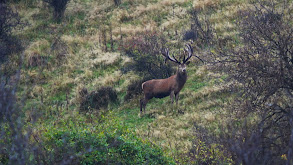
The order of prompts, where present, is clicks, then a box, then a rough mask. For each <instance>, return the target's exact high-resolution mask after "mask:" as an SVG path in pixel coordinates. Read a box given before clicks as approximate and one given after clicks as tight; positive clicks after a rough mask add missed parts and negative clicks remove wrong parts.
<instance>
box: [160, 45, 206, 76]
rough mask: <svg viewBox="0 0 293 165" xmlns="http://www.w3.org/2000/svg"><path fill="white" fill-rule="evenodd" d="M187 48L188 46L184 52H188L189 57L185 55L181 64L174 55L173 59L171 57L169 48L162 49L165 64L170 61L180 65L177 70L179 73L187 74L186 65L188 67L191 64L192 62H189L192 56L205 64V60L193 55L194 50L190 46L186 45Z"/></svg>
mask: <svg viewBox="0 0 293 165" xmlns="http://www.w3.org/2000/svg"><path fill="white" fill-rule="evenodd" d="M185 46H186V48H185V49H184V51H185V52H187V57H185V54H186V53H184V56H183V60H182V62H180V60H177V59H176V58H175V56H174V55H172V57H171V56H170V54H169V49H168V48H164V49H162V55H163V56H164V57H165V63H166V62H167V60H170V61H172V62H174V63H176V64H178V69H177V71H178V72H177V73H186V65H188V64H189V63H190V61H188V60H189V59H190V58H191V57H192V56H195V57H197V58H198V59H199V60H201V61H202V62H203V60H202V59H200V58H199V57H198V56H196V55H193V49H192V47H191V45H190V44H186V45H185Z"/></svg>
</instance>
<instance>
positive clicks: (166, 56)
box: [162, 48, 181, 64]
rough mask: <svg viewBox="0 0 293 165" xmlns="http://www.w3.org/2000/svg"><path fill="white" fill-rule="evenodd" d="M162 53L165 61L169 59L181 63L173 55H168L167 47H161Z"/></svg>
mask: <svg viewBox="0 0 293 165" xmlns="http://www.w3.org/2000/svg"><path fill="white" fill-rule="evenodd" d="M162 55H163V56H164V57H165V63H166V62H167V59H169V60H170V61H172V62H175V63H177V64H181V63H180V62H179V61H178V60H177V59H176V58H175V57H174V55H172V57H171V56H170V55H169V49H168V48H164V49H162Z"/></svg>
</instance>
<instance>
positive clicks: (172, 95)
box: [170, 91, 175, 104]
mask: <svg viewBox="0 0 293 165" xmlns="http://www.w3.org/2000/svg"><path fill="white" fill-rule="evenodd" d="M174 95H175V94H174V91H172V92H171V93H170V99H171V103H172V104H173V103H174Z"/></svg>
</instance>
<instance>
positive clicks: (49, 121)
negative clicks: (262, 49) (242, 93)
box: [0, 0, 251, 164]
mask: <svg viewBox="0 0 293 165" xmlns="http://www.w3.org/2000/svg"><path fill="white" fill-rule="evenodd" d="M32 2H33V3H30V1H19V2H13V3H11V4H10V5H11V6H12V7H13V8H14V9H16V10H17V11H18V12H19V14H20V16H21V17H22V19H23V21H26V22H27V23H28V26H26V27H25V28H24V29H23V30H21V31H17V32H15V33H16V34H17V37H19V38H20V39H21V40H22V41H23V45H24V47H25V50H24V53H23V54H22V55H23V66H22V74H21V78H20V83H19V92H18V97H19V98H21V97H24V98H26V101H25V105H24V107H23V111H24V114H25V115H24V121H27V124H26V125H25V127H29V128H31V134H30V136H31V138H30V141H32V143H36V145H38V143H39V144H40V145H41V144H42V145H43V146H45V151H46V152H44V153H43V154H44V155H48V156H50V159H51V160H55V161H56V163H61V162H62V161H65V160H67V159H70V161H74V160H76V161H78V162H79V163H83V164H90V163H93V162H95V163H97V162H100V163H101V162H103V164H107V163H109V164H111V163H112V164H116V163H117V162H116V163H115V159H117V160H118V161H120V163H122V164H128V163H130V164H143V163H146V164H152V163H157V164H173V163H178V164H191V163H194V164H200V163H204V162H207V163H210V164H233V162H232V158H231V155H230V154H227V153H226V152H225V149H223V146H222V145H220V144H217V143H214V142H213V143H209V144H208V143H207V142H206V141H204V139H205V138H206V136H211V137H215V138H219V136H220V134H221V132H222V131H224V130H225V126H226V124H227V122H228V121H229V119H230V117H231V114H229V111H228V110H227V109H226V108H225V106H226V105H228V104H229V103H230V102H231V101H232V100H233V99H234V97H235V94H234V93H231V91H230V90H229V85H230V84H229V83H227V82H226V81H225V80H226V78H227V76H226V75H225V74H220V73H216V72H212V71H211V70H210V67H211V66H210V65H208V64H203V63H201V62H200V61H198V59H196V58H192V59H191V64H190V65H189V66H188V68H187V71H188V76H189V77H188V80H187V82H186V84H185V86H184V88H183V90H182V91H181V92H180V99H179V104H178V106H176V105H175V104H174V105H172V104H171V101H170V98H169V97H167V98H163V99H153V100H151V101H150V102H149V103H148V105H147V108H146V109H147V110H146V114H145V115H143V116H140V115H139V113H140V112H139V100H140V98H141V97H142V95H141V94H140V95H138V96H135V97H134V98H132V99H130V100H127V101H126V100H124V97H125V95H126V94H127V89H128V86H129V85H130V84H131V83H133V82H134V81H136V80H140V79H142V76H141V74H139V73H138V72H135V71H129V72H124V70H123V69H125V68H126V66H128V64H131V63H133V60H132V59H131V58H130V57H128V56H126V55H125V53H124V52H123V50H122V48H121V45H123V43H127V42H128V41H130V40H131V39H132V38H133V37H135V36H138V35H139V34H143V33H145V32H149V31H151V32H153V31H154V32H158V33H160V34H162V35H164V36H166V39H167V45H168V46H170V50H175V49H177V48H178V47H180V45H183V44H184V43H185V42H188V41H183V40H182V38H183V35H184V33H185V32H186V31H187V30H189V29H190V27H191V23H192V20H191V17H192V16H191V15H190V13H189V11H190V10H192V9H197V11H199V13H198V17H199V20H200V21H204V20H206V19H208V20H209V23H210V26H211V27H212V28H213V29H214V33H215V34H216V37H217V40H218V41H219V42H220V43H223V44H225V45H226V46H228V47H233V46H235V45H232V44H230V41H231V40H236V41H237V40H239V39H238V38H237V37H238V36H237V34H238V31H237V24H236V23H237V22H236V18H237V16H238V11H239V10H240V9H242V10H243V9H246V8H250V6H251V5H249V3H248V1H247V0H122V3H121V4H120V5H119V6H115V5H114V1H105V0H99V1H94V0H71V1H70V2H69V3H68V5H67V8H66V10H65V13H64V17H63V19H62V21H61V22H56V21H55V20H54V19H53V17H52V9H51V8H50V7H49V6H48V5H47V4H46V3H43V2H41V1H32ZM111 41H113V42H111ZM174 45H177V46H174ZM178 45H179V46H178ZM192 46H193V47H194V49H195V50H194V52H195V53H196V54H197V55H198V56H200V57H202V58H209V57H208V53H207V51H208V50H209V51H210V50H211V52H213V49H214V48H213V47H212V46H209V45H202V44H200V43H199V41H197V40H195V41H194V42H193V43H192ZM111 49H113V50H111ZM174 67H176V66H175V65H174ZM102 87H111V88H112V89H113V90H115V91H117V98H118V101H115V102H111V103H110V104H109V105H106V106H105V107H102V108H100V109H98V110H97V109H93V108H89V110H87V111H81V110H80V106H81V103H82V102H83V101H84V99H85V98H84V97H83V93H82V91H83V90H84V91H86V92H87V93H88V94H90V93H91V92H94V91H98V90H99V89H100V88H102ZM223 128H224V129H223ZM103 145H104V146H103ZM117 146H118V147H117ZM63 147H64V148H63ZM123 147H124V148H123ZM73 148H74V149H73ZM99 149H101V150H100V152H99ZM92 151H94V152H92ZM61 153H65V154H61ZM99 154H100V155H101V156H100V157H99V156H97V155H99ZM135 154H137V155H135ZM70 155H74V156H73V157H72V158H71V157H70ZM107 155H108V156H107ZM134 155H135V156H134ZM5 160H6V159H5V156H3V155H2V156H1V153H0V161H3V162H4V161H5ZM58 161H59V162H58ZM107 161H108V162H107ZM152 161H153V162H152ZM1 163H2V162H1ZM4 164H5V162H4Z"/></svg>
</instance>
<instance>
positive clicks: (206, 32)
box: [183, 9, 214, 48]
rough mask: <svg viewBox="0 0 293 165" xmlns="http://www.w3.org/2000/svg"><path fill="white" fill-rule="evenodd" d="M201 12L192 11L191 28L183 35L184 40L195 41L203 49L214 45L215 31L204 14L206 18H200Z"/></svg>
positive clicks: (190, 12)
mask: <svg viewBox="0 0 293 165" xmlns="http://www.w3.org/2000/svg"><path fill="white" fill-rule="evenodd" d="M199 13H200V10H197V9H191V10H190V11H189V14H190V16H191V28H190V30H188V31H187V32H185V34H184V35H183V40H193V41H195V42H196V43H197V45H198V46H199V47H201V48H205V47H210V46H212V45H213V44H214V30H213V27H212V25H211V23H210V21H209V18H207V14H206V13H204V18H202V19H200V17H199Z"/></svg>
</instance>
